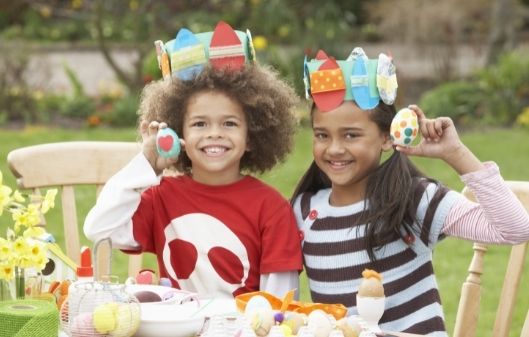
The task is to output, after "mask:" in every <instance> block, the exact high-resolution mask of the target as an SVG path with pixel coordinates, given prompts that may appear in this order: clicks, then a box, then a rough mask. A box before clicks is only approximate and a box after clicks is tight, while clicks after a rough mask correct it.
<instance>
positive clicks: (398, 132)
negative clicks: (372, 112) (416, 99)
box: [390, 108, 419, 146]
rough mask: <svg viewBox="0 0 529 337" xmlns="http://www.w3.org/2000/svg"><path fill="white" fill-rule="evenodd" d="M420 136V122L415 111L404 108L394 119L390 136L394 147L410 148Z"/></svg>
mask: <svg viewBox="0 0 529 337" xmlns="http://www.w3.org/2000/svg"><path fill="white" fill-rule="evenodd" d="M418 134H419V122H418V120H417V114H416V113H415V111H413V110H411V109H409V108H404V109H400V110H399V112H397V114H396V115H395V117H393V121H392V122H391V128H390V136H391V140H392V141H393V144H394V145H401V146H410V145H411V143H412V142H413V140H414V139H415V138H416V137H417V135H418Z"/></svg>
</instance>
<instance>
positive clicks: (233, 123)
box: [224, 121, 238, 127]
mask: <svg viewBox="0 0 529 337" xmlns="http://www.w3.org/2000/svg"><path fill="white" fill-rule="evenodd" d="M224 125H225V126H228V127H233V126H237V125H238V124H237V122H235V121H226V122H224Z"/></svg>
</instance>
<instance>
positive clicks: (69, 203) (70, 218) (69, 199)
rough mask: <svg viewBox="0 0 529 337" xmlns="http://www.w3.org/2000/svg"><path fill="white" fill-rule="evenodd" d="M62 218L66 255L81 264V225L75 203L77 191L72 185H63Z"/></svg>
mask: <svg viewBox="0 0 529 337" xmlns="http://www.w3.org/2000/svg"><path fill="white" fill-rule="evenodd" d="M61 203H62V218H63V221H64V224H63V226H64V239H65V240H64V241H65V245H66V255H68V256H69V257H70V258H71V259H72V260H73V261H74V262H75V263H77V264H79V251H80V249H81V247H80V243H79V229H78V228H79V225H78V222H77V207H76V205H75V191H74V187H73V186H72V185H65V186H62V192H61Z"/></svg>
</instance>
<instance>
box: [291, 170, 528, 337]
mask: <svg viewBox="0 0 529 337" xmlns="http://www.w3.org/2000/svg"><path fill="white" fill-rule="evenodd" d="M462 179H463V180H464V182H465V183H466V184H467V185H468V186H469V188H471V189H472V190H473V191H474V193H475V195H476V196H477V197H478V200H479V201H480V203H481V205H478V204H475V203H472V202H470V201H468V200H467V199H466V198H465V197H463V196H462V195H461V194H459V193H457V192H454V191H449V190H448V189H446V188H445V187H443V186H442V185H437V184H435V183H431V182H428V181H427V180H421V181H418V182H417V184H416V185H415V186H414V191H413V193H414V194H415V195H416V196H418V198H415V199H414V200H418V204H417V208H416V209H417V212H416V218H417V219H418V223H417V224H416V226H417V228H418V229H419V232H418V233H417V239H416V240H415V241H414V242H413V243H412V244H410V245H408V244H406V243H405V242H404V241H403V240H401V239H399V238H398V237H395V239H394V240H393V241H392V242H390V243H388V244H386V245H385V246H383V247H381V248H380V249H379V250H376V251H375V256H376V257H377V261H376V262H375V263H373V262H371V261H370V260H369V258H368V255H367V252H366V246H365V237H364V233H365V224H362V223H359V219H360V215H361V213H362V211H364V202H359V203H356V204H352V205H348V206H344V207H333V206H331V205H330V204H329V202H328V201H329V195H330V192H331V190H330V189H326V190H321V191H319V192H318V193H316V194H314V195H310V194H303V195H302V196H301V197H299V198H298V199H297V200H296V203H295V205H294V211H295V214H296V218H297V220H298V225H299V227H300V229H301V230H302V231H303V233H304V243H303V254H304V262H305V269H306V273H307V277H308V279H309V286H310V289H311V295H312V300H313V301H314V302H323V303H342V304H344V305H345V306H347V307H348V308H349V309H350V310H349V313H350V314H356V292H357V290H358V286H359V284H360V281H361V272H362V271H363V270H364V269H365V268H370V269H375V270H377V271H379V272H381V273H382V275H383V277H384V279H383V281H384V288H385V293H386V310H385V313H384V316H383V317H382V319H381V322H380V325H381V327H382V328H383V329H387V330H393V331H405V332H412V333H418V334H431V335H433V336H446V332H445V327H444V323H443V310H442V306H441V301H440V296H439V292H438V287H437V282H436V279H435V276H434V273H433V267H432V250H433V248H434V246H435V244H436V243H437V242H438V241H439V240H440V239H442V238H444V237H445V236H446V235H455V236H458V237H462V238H466V239H469V240H477V239H481V240H483V241H485V242H497V243H512V242H513V240H518V241H519V240H529V217H528V216H527V213H526V212H525V210H524V209H523V207H521V205H519V203H518V202H517V199H516V198H515V197H514V196H513V195H512V193H510V190H509V189H508V187H506V186H505V184H504V183H503V180H502V178H501V176H500V175H499V170H498V169H497V166H495V165H493V164H488V165H486V169H485V170H482V171H479V172H475V173H471V174H468V175H465V176H463V177H462ZM498 202H499V203H500V204H501V205H502V206H501V208H502V210H499V209H498V208H497V206H496V203H498ZM505 210H506V211H505ZM308 214H310V216H308ZM512 221H515V222H517V224H516V225H513V222H512ZM522 242H523V241H522Z"/></svg>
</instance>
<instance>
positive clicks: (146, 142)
mask: <svg viewBox="0 0 529 337" xmlns="http://www.w3.org/2000/svg"><path fill="white" fill-rule="evenodd" d="M166 127H167V124H166V123H163V122H162V123H158V122H157V121H152V122H150V123H149V122H147V121H142V122H141V125H140V131H141V138H142V140H143V142H142V149H143V155H144V156H145V158H147V160H148V161H149V163H150V164H151V166H152V168H153V170H154V172H156V175H160V174H161V173H162V172H163V170H164V169H166V168H168V167H171V166H173V165H174V164H176V162H177V161H178V158H164V157H162V156H160V155H159V154H158V151H157V150H156V135H157V134H158V130H159V129H163V128H166ZM180 144H181V145H182V146H184V141H183V140H182V139H180Z"/></svg>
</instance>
